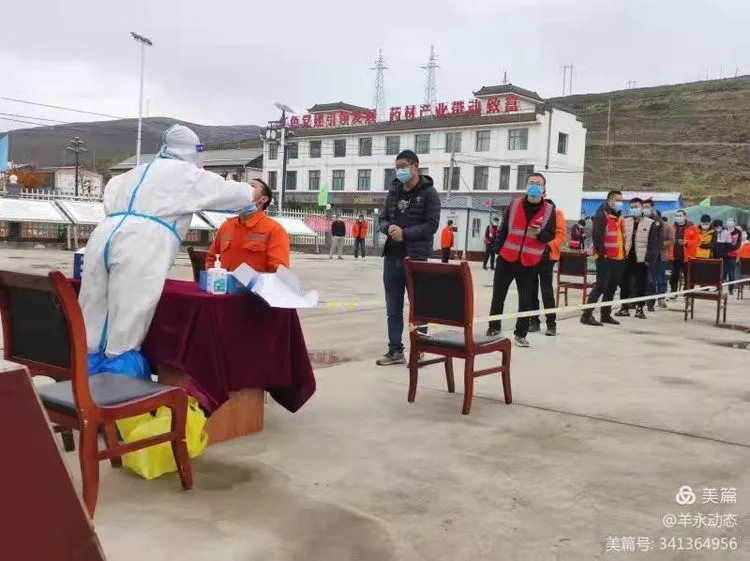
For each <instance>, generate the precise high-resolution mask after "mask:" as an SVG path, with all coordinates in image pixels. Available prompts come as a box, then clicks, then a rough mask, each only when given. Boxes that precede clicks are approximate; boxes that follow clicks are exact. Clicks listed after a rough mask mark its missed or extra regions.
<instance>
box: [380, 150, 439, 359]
mask: <svg viewBox="0 0 750 561" xmlns="http://www.w3.org/2000/svg"><path fill="white" fill-rule="evenodd" d="M439 225H440V195H438V193H437V191H436V190H435V187H433V184H432V178H431V177H429V176H427V175H419V158H418V157H417V155H416V154H415V153H414V152H412V151H411V150H403V151H402V152H401V153H400V154H399V155H398V156H396V179H395V180H394V181H393V185H392V186H391V189H390V190H389V191H388V195H386V198H385V205H384V207H383V210H382V212H381V213H380V232H381V233H383V234H385V235H386V236H388V237H387V239H386V242H385V245H384V246H383V257H384V259H383V285H384V287H385V307H386V314H387V316H388V352H387V353H385V355H383V356H382V357H381V358H379V359H378V360H377V362H376V363H377V364H378V365H379V366H387V365H391V364H404V363H405V362H406V360H405V359H404V345H403V343H402V335H403V331H404V293H405V292H406V268H405V266H404V259H406V258H407V257H411V258H412V259H414V260H415V261H426V260H427V258H428V257H429V256H430V255H431V254H432V246H433V236H434V235H435V232H437V229H438V226H439Z"/></svg>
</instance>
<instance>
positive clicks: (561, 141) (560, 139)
mask: <svg viewBox="0 0 750 561" xmlns="http://www.w3.org/2000/svg"><path fill="white" fill-rule="evenodd" d="M557 153H558V154H567V153H568V135H567V134H565V133H564V132H561V133H560V134H558V135H557Z"/></svg>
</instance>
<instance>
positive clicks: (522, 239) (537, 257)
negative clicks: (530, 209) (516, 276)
mask: <svg viewBox="0 0 750 561" xmlns="http://www.w3.org/2000/svg"><path fill="white" fill-rule="evenodd" d="M523 201H524V199H522V198H521V199H514V200H513V202H512V203H510V211H509V212H508V237H506V238H505V243H504V244H503V248H502V249H501V250H500V257H502V258H503V259H504V260H505V261H508V262H510V263H515V262H516V261H518V259H519V256H520V259H521V265H523V266H524V267H534V266H536V265H538V264H539V262H540V261H541V260H542V255H544V250H545V249H546V247H547V244H546V243H542V242H540V241H539V240H538V239H536V238H532V237H530V236H527V235H526V229H527V228H528V227H529V226H530V224H535V225H537V226H539V227H540V228H542V229H543V228H544V227H545V226H546V225H547V222H549V219H550V217H551V216H552V211H553V210H554V207H553V206H552V205H551V204H550V203H548V202H546V201H545V202H544V204H542V205H541V207H539V210H538V211H536V213H535V214H534V216H533V217H532V218H531V222H528V221H527V220H526V212H525V211H524V209H523Z"/></svg>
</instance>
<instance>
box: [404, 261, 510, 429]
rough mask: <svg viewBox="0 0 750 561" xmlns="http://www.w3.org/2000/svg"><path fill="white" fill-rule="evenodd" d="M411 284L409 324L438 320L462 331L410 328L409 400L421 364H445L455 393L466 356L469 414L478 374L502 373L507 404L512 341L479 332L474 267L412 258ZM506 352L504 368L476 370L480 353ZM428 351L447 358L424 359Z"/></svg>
mask: <svg viewBox="0 0 750 561" xmlns="http://www.w3.org/2000/svg"><path fill="white" fill-rule="evenodd" d="M406 284H407V288H408V291H409V324H410V325H424V324H427V323H436V324H440V325H449V326H453V327H460V328H462V330H461V331H453V330H450V331H442V332H438V333H430V334H424V333H420V332H418V331H417V330H415V329H410V334H409V339H410V342H411V348H410V351H409V396H408V400H409V403H412V402H413V401H414V398H415V396H416V393H417V378H418V375H419V368H420V367H422V366H428V365H430V364H439V363H445V378H446V381H447V384H448V391H449V392H450V393H454V392H455V391H456V390H455V384H454V380H453V358H454V357H455V358H462V359H464V361H465V362H464V404H463V410H462V413H463V414H464V415H468V414H469V411H470V410H471V399H472V396H473V394H474V378H477V377H479V376H486V375H487V374H494V373H496V372H500V373H502V382H503V393H504V395H505V403H511V402H512V401H513V398H512V394H511V386H510V354H511V343H510V339H507V338H504V337H487V336H484V335H476V334H475V333H474V290H473V285H472V283H471V270H470V269H469V264H468V263H467V262H466V261H464V262H462V263H461V264H459V265H451V264H443V263H428V262H426V261H425V262H422V261H412V260H411V259H407V260H406ZM493 352H500V353H502V363H501V366H496V367H493V368H487V369H484V370H474V358H475V357H476V356H477V355H481V354H488V353H493ZM422 353H430V354H436V355H441V358H437V359H429V360H420V356H421V354H422Z"/></svg>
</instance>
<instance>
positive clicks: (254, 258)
mask: <svg viewBox="0 0 750 561" xmlns="http://www.w3.org/2000/svg"><path fill="white" fill-rule="evenodd" d="M250 185H251V186H252V187H253V189H254V191H255V196H254V197H253V201H254V202H255V204H256V205H257V208H256V210H254V211H252V212H250V213H247V214H240V215H239V216H237V217H235V218H230V219H229V220H227V221H226V222H224V224H222V225H221V228H219V231H218V232H217V233H216V237H215V238H214V241H213V243H212V244H211V248H210V249H209V250H208V256H207V257H206V268H207V269H210V268H211V267H212V266H213V264H214V262H215V261H216V256H217V254H218V255H219V259H221V266H222V267H223V268H224V269H226V270H227V271H234V270H235V269H236V268H237V267H239V266H240V265H241V264H242V263H247V264H248V265H250V266H251V267H252V268H253V269H255V270H256V271H258V272H259V273H275V272H276V269H278V268H279V265H284V267H286V268H287V269H288V268H289V251H290V250H289V235H288V234H287V233H286V230H284V228H283V227H282V226H281V224H279V223H278V222H276V221H275V220H274V219H273V218H271V217H270V216H267V215H266V213H265V210H266V208H268V205H270V204H271V197H272V194H271V188H270V187H269V186H268V185H266V183H265V182H264V181H263V180H261V179H253V180H252V181H251V182H250Z"/></svg>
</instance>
